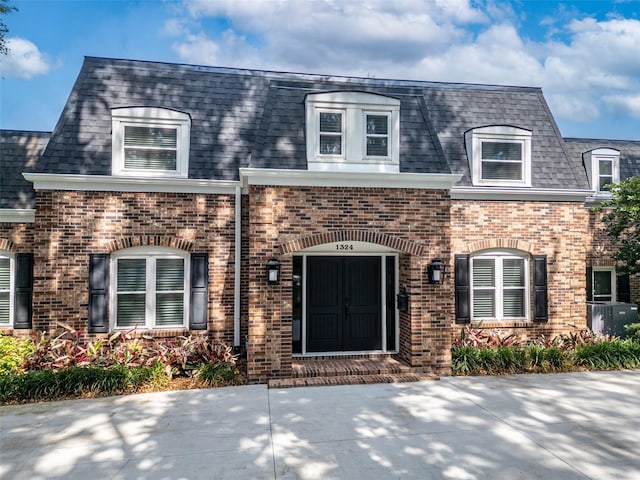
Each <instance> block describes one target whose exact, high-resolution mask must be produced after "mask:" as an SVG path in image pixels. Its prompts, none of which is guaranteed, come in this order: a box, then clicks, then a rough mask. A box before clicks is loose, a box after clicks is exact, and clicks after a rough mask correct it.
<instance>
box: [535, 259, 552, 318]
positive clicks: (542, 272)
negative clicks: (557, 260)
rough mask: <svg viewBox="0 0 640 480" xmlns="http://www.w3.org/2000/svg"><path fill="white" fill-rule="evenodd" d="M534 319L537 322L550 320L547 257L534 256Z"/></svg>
mask: <svg viewBox="0 0 640 480" xmlns="http://www.w3.org/2000/svg"><path fill="white" fill-rule="evenodd" d="M533 309H534V315H533V319H534V320H535V321H536V322H546V321H548V320H549V309H548V305H547V256H546V255H534V256H533Z"/></svg>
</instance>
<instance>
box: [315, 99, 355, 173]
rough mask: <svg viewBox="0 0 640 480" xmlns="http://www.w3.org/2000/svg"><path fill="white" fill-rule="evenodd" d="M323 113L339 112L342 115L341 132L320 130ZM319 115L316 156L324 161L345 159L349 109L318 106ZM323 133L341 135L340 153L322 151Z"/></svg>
mask: <svg viewBox="0 0 640 480" xmlns="http://www.w3.org/2000/svg"><path fill="white" fill-rule="evenodd" d="M322 113H339V114H340V115H341V120H342V126H341V129H340V133H339V134H338V133H333V132H321V131H320V114H322ZM317 115H318V133H317V139H318V141H317V142H316V143H317V150H316V152H315V156H316V158H321V159H323V160H324V161H327V162H332V161H336V160H338V159H342V160H344V158H345V154H346V144H347V138H346V137H347V135H346V131H345V119H346V116H347V111H346V110H344V109H340V108H318V109H317ZM321 135H328V136H338V135H340V154H336V155H334V154H327V153H320V136H321Z"/></svg>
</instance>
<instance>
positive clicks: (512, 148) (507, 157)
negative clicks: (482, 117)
mask: <svg viewBox="0 0 640 480" xmlns="http://www.w3.org/2000/svg"><path fill="white" fill-rule="evenodd" d="M522 178H523V164H522V143H520V142H493V141H483V142H482V180H506V181H516V182H521V181H522Z"/></svg>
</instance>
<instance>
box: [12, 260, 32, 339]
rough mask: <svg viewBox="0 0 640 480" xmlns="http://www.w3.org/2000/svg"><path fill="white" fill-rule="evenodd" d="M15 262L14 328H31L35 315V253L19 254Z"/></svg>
mask: <svg viewBox="0 0 640 480" xmlns="http://www.w3.org/2000/svg"><path fill="white" fill-rule="evenodd" d="M15 262H16V263H15V266H16V272H15V291H14V297H13V299H14V318H13V328H31V325H32V315H33V307H32V300H33V253H17V254H16V259H15Z"/></svg>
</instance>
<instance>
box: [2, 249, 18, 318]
mask: <svg viewBox="0 0 640 480" xmlns="http://www.w3.org/2000/svg"><path fill="white" fill-rule="evenodd" d="M0 257H1V258H8V259H9V323H0V328H11V327H13V317H14V313H15V312H14V304H13V302H14V296H15V272H16V259H15V254H13V253H11V252H7V251H6V250H0Z"/></svg>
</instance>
